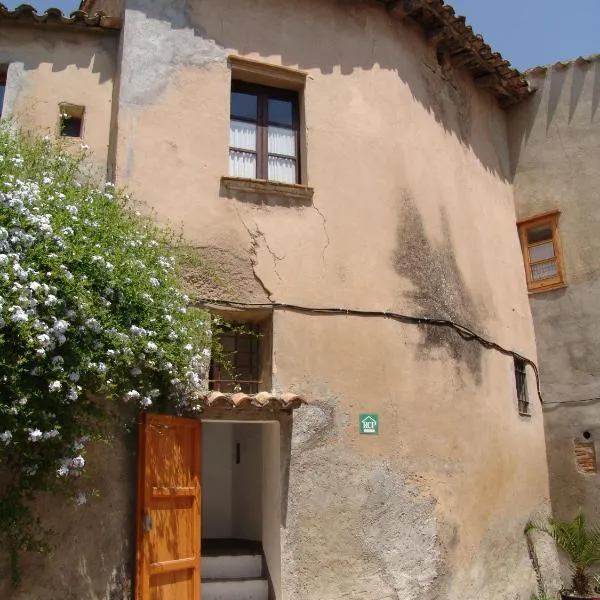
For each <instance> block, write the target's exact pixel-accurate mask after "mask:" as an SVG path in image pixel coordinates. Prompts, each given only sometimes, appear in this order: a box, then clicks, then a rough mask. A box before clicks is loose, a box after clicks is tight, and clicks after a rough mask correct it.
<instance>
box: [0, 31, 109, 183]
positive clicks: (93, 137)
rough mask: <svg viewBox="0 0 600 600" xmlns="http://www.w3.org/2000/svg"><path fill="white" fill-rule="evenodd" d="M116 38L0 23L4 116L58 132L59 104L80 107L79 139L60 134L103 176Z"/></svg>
mask: <svg viewBox="0 0 600 600" xmlns="http://www.w3.org/2000/svg"><path fill="white" fill-rule="evenodd" d="M117 46H118V38H117V36H116V35H114V34H97V33H91V32H83V33H76V32H69V31H65V30H64V29H62V30H52V29H50V28H24V27H14V26H6V25H2V24H0V65H8V77H7V85H6V95H5V98H4V109H3V113H2V114H3V116H5V117H13V118H15V119H16V120H17V122H18V123H19V125H20V126H21V127H23V128H25V129H27V130H35V131H37V132H45V133H47V134H50V135H58V131H59V105H60V104H61V103H67V104H75V105H78V106H84V107H85V115H84V123H83V134H82V138H81V139H74V138H69V139H67V138H65V139H66V143H67V144H68V145H69V146H70V147H72V148H74V149H75V150H79V149H80V146H81V144H82V143H83V144H86V145H87V146H89V151H90V155H89V162H90V164H92V166H93V168H94V170H95V172H96V173H97V174H98V176H99V177H105V176H106V165H107V158H108V147H109V137H110V132H111V104H112V94H113V81H114V77H115V69H116V59H117Z"/></svg>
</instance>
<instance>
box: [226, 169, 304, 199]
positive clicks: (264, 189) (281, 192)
mask: <svg viewBox="0 0 600 600" xmlns="http://www.w3.org/2000/svg"><path fill="white" fill-rule="evenodd" d="M221 186H222V187H223V188H224V189H226V190H227V191H228V192H229V194H227V195H228V196H229V197H231V195H233V197H234V198H236V199H238V200H250V201H257V200H258V201H260V202H262V201H265V200H266V201H267V202H268V201H269V199H272V200H276V199H277V198H279V199H280V200H281V199H283V200H285V201H287V202H290V201H293V202H295V203H298V204H311V203H312V198H313V194H314V189H313V188H311V187H308V186H307V185H301V184H298V183H282V182H280V181H268V180H265V179H247V178H245V177H229V176H223V177H221Z"/></svg>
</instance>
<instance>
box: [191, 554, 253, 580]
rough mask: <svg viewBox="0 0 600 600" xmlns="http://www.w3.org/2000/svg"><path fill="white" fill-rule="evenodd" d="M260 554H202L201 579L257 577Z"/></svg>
mask: <svg viewBox="0 0 600 600" xmlns="http://www.w3.org/2000/svg"><path fill="white" fill-rule="evenodd" d="M262 568H263V563H262V555H261V554H235V555H223V556H203V557H202V566H201V571H200V573H201V575H202V579H257V578H260V577H261V575H262Z"/></svg>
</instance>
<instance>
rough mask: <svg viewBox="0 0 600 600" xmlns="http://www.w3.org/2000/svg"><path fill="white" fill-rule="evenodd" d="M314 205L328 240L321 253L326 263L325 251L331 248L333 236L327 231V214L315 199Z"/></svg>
mask: <svg viewBox="0 0 600 600" xmlns="http://www.w3.org/2000/svg"><path fill="white" fill-rule="evenodd" d="M312 207H313V208H314V209H315V211H316V212H317V214H318V215H319V217H321V221H322V222H323V233H324V234H325V239H326V240H327V241H326V242H325V245H324V246H323V252H322V253H321V258H322V259H323V264H326V263H325V252H326V251H327V248H329V245H330V244H331V238H330V237H329V232H328V231H327V219H326V218H325V215H324V214H323V213H322V212H321V211H320V210H319V208H318V207H317V205H316V204H315V203H314V201H313V203H312Z"/></svg>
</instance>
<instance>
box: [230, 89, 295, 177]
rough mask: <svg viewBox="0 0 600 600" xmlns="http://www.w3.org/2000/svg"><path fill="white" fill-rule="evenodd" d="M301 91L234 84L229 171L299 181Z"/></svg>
mask: <svg viewBox="0 0 600 600" xmlns="http://www.w3.org/2000/svg"><path fill="white" fill-rule="evenodd" d="M298 122H299V114H298V93H297V92H295V91H291V90H282V89H278V88H273V87H267V86H263V85H254V84H250V83H246V82H243V81H236V80H234V81H232V84H231V121H230V128H229V175H231V176H233V177H247V178H249V179H266V180H270V181H280V182H283V183H299V177H300V175H299V173H300V170H299V165H298V156H299V153H298V148H299V141H298Z"/></svg>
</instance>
